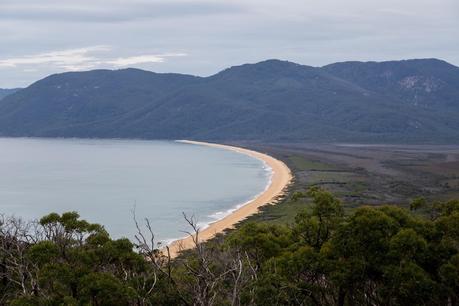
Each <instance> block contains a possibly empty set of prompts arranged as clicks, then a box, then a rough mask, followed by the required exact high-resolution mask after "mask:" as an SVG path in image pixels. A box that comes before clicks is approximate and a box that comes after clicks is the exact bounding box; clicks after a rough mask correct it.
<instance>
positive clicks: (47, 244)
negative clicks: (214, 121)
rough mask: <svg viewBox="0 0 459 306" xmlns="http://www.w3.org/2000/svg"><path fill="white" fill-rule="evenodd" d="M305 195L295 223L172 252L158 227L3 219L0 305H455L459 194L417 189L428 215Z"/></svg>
mask: <svg viewBox="0 0 459 306" xmlns="http://www.w3.org/2000/svg"><path fill="white" fill-rule="evenodd" d="M305 196H308V197H309V198H311V200H312V204H311V205H310V207H308V209H306V210H305V211H303V212H301V213H299V214H298V215H297V217H296V219H295V222H294V224H291V225H289V226H287V225H272V224H266V223H247V224H245V225H243V226H242V227H241V228H239V229H237V230H235V231H233V232H232V233H230V234H229V235H227V236H224V237H223V236H220V237H218V238H216V239H214V240H213V241H211V242H209V243H206V244H199V243H197V244H196V246H197V247H196V249H195V250H193V251H189V252H187V253H186V254H184V255H183V256H180V257H179V258H177V259H175V260H171V259H170V258H169V257H168V256H167V252H166V251H159V250H158V249H156V248H155V245H154V240H153V239H151V238H153V236H151V233H148V234H149V235H148V237H147V235H144V234H143V233H141V232H140V231H139V234H138V236H137V241H136V243H132V242H130V241H129V240H127V239H119V240H112V239H111V238H110V237H109V235H108V233H107V232H106V231H105V230H104V228H103V227H102V226H100V225H97V224H90V223H88V222H86V221H83V220H80V219H79V216H78V214H76V213H73V212H70V213H64V214H62V215H58V214H50V215H48V216H45V217H43V218H42V219H41V220H40V221H39V222H32V223H23V222H21V221H20V220H17V219H12V218H9V219H8V218H3V219H2V220H1V221H0V304H1V305H3V304H7V305H8V304H9V305H458V303H459V300H458V298H459V296H458V292H459V253H458V250H459V201H449V202H445V203H435V204H433V205H429V203H427V202H426V201H421V200H419V199H416V200H415V203H414V204H413V205H412V210H415V209H418V208H420V207H421V206H425V207H424V210H425V211H428V212H429V213H428V215H429V217H423V216H420V215H417V214H414V213H413V212H411V211H408V210H405V209H402V208H398V207H395V206H383V207H362V208H359V209H356V210H355V211H353V212H352V213H351V214H349V215H344V213H343V209H342V207H341V203H340V202H339V201H338V200H337V199H335V198H334V197H333V196H332V195H331V194H329V193H328V192H325V191H322V190H319V189H312V190H310V191H309V192H308V193H307V195H305ZM421 204H422V205H421ZM281 205H282V204H281ZM189 221H190V225H191V226H195V223H194V222H193V220H189ZM147 225H148V224H147ZM147 227H148V226H147Z"/></svg>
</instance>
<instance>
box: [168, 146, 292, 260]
mask: <svg viewBox="0 0 459 306" xmlns="http://www.w3.org/2000/svg"><path fill="white" fill-rule="evenodd" d="M178 142H181V143H187V144H194V145H201V146H208V147H213V148H220V149H225V150H231V151H234V152H238V153H241V154H246V155H248V156H251V157H253V158H256V159H259V160H261V161H263V162H264V163H265V164H266V165H268V166H269V167H270V168H271V179H270V183H269V184H268V185H267V187H266V189H265V190H264V191H263V192H262V193H261V194H258V195H257V196H255V197H254V198H253V199H252V200H250V201H248V202H246V203H245V204H244V205H242V206H240V207H238V208H236V209H235V210H234V211H233V212H231V213H230V214H229V215H227V216H225V217H223V218H222V219H219V220H217V221H214V222H212V223H210V224H209V225H208V226H207V227H205V228H204V229H202V230H200V231H199V242H204V241H207V240H209V239H212V238H213V237H214V236H215V235H216V234H218V233H221V232H223V231H224V230H226V229H230V228H234V225H235V224H237V223H239V222H240V221H242V220H244V219H246V218H247V217H249V216H251V215H253V214H256V213H257V212H258V211H259V208H260V207H262V206H264V205H267V204H270V203H275V202H276V201H277V199H278V198H279V197H280V196H282V195H284V194H285V189H286V188H287V187H288V186H289V185H290V183H291V182H292V179H293V176H292V173H291V171H290V169H289V168H288V167H287V165H285V163H284V162H282V161H280V160H278V159H276V158H274V157H272V156H270V155H267V154H264V153H260V152H257V151H253V150H249V149H244V148H239V147H235V146H229V145H223V144H216V143H209V142H200V141H191V140H178ZM193 247H194V243H193V236H188V237H185V238H182V239H178V240H174V241H173V242H171V243H170V244H169V252H170V255H171V257H172V258H174V257H176V256H177V255H178V254H179V253H180V252H181V251H184V250H188V249H192V248H193Z"/></svg>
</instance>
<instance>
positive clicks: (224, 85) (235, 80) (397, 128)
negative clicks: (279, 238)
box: [0, 59, 459, 143]
mask: <svg viewBox="0 0 459 306" xmlns="http://www.w3.org/2000/svg"><path fill="white" fill-rule="evenodd" d="M458 88H459V68H458V67H455V66H453V65H451V64H448V63H446V62H444V61H440V60H435V59H425V60H409V61H396V62H382V63H359V62H348V63H337V64H333V65H329V66H326V67H322V68H319V67H310V66H304V65H299V64H295V63H291V62H285V61H279V60H268V61H264V62H260V63H256V64H246V65H241V66H236V67H231V68H229V69H226V70H224V71H222V72H220V73H217V74H215V75H213V76H210V77H193V76H189V75H181V74H159V73H153V72H148V71H142V70H138V69H123V70H116V71H109V70H95V71H87V72H70V73H63V74H57V75H52V76H49V77H47V78H45V79H42V80H40V81H38V82H36V83H34V84H32V85H31V86H29V87H28V88H25V89H23V90H20V91H18V92H16V93H15V94H13V95H10V96H8V97H6V98H5V99H3V100H1V101H0V135H3V136H36V137H91V138H92V137H99V138H143V139H201V140H257V141H260V140H264V141H267V140H270V141H299V140H301V141H310V142H336V141H339V142H372V143H381V142H398V143H406V142H407V141H409V142H437V143H452V142H454V143H457V142H458V139H459V137H458V132H457V131H458V130H459V123H458V120H457V118H458V117H459V104H458V97H459V90H458Z"/></svg>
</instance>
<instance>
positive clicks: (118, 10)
mask: <svg viewBox="0 0 459 306" xmlns="http://www.w3.org/2000/svg"><path fill="white" fill-rule="evenodd" d="M242 12H244V9H243V7H242V6H240V5H237V4H230V3H218V2H201V1H195V2H189V1H169V2H163V3H158V2H149V3H148V2H140V3H136V2H133V4H132V5H129V4H126V3H124V4H117V5H114V6H111V7H107V4H106V5H104V6H101V5H90V4H88V5H87V6H81V7H78V6H77V7H75V6H59V5H56V6H49V5H23V4H19V5H17V4H12V5H11V4H9V5H8V4H3V5H2V4H0V19H1V20H20V21H28V22H29V21H41V22H43V21H52V22H56V21H62V22H94V23H105V22H108V23H112V22H115V23H116V22H129V21H136V20H142V19H153V18H154V19H158V18H161V19H166V18H175V17H189V16H206V15H222V14H236V13H242Z"/></svg>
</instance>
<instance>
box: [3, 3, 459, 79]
mask: <svg viewBox="0 0 459 306" xmlns="http://www.w3.org/2000/svg"><path fill="white" fill-rule="evenodd" d="M0 30H1V31H0V39H1V43H0V87H3V88H9V87H16V86H21V87H22V86H27V85H29V84H30V83H32V82H34V81H36V80H38V79H40V78H43V77H45V76H47V75H49V74H52V73H59V72H65V71H75V70H89V69H96V68H109V69H122V68H126V67H137V68H142V69H146V70H152V71H156V72H180V73H190V74H195V75H202V76H206V75H211V74H214V73H216V72H218V71H219V70H221V69H223V68H226V67H228V66H232V65H238V64H242V63H247V62H257V61H261V60H265V59H270V58H279V59H284V60H290V61H294V62H297V63H301V64H306V65H312V66H320V65H325V64H328V63H332V62H337V61H346V60H363V61H368V60H376V61H380V60H392V59H407V58H427V57H436V58H441V59H444V60H447V61H449V62H451V63H453V64H455V65H459V0H225V1H223V0H196V1H193V0H65V1H64V0H39V1H38V0H0Z"/></svg>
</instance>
